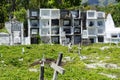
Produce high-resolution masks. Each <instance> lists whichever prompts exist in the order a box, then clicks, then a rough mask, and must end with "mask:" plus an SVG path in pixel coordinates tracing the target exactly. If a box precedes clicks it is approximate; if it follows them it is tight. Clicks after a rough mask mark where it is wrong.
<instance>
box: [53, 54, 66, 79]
mask: <svg viewBox="0 0 120 80" xmlns="http://www.w3.org/2000/svg"><path fill="white" fill-rule="evenodd" d="M62 57H63V54H62V53H60V54H59V56H58V59H57V62H56V64H55V63H52V64H51V67H52V68H53V69H54V74H53V79H52V80H57V75H58V72H59V73H61V74H64V72H65V70H64V69H63V68H61V67H60V65H61V61H62Z"/></svg>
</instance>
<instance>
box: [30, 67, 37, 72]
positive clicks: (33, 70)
mask: <svg viewBox="0 0 120 80" xmlns="http://www.w3.org/2000/svg"><path fill="white" fill-rule="evenodd" d="M29 71H30V72H38V70H37V69H35V68H30V69H29Z"/></svg>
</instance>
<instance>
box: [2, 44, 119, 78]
mask: <svg viewBox="0 0 120 80" xmlns="http://www.w3.org/2000/svg"><path fill="white" fill-rule="evenodd" d="M23 48H24V53H22V49H23ZM59 52H62V53H63V59H62V63H63V64H62V67H63V68H64V69H65V74H64V75H61V74H59V75H58V80H120V63H119V60H120V53H119V52H120V47H118V46H116V45H114V44H112V45H109V44H93V45H90V46H82V50H81V54H80V55H78V46H77V45H76V46H73V47H72V50H71V51H70V52H68V48H67V47H66V46H61V45H47V44H46V45H45V44H40V45H27V46H0V80H38V79H39V73H40V71H39V68H40V65H36V66H30V65H31V64H32V63H33V62H35V61H38V60H41V59H42V56H43V54H44V57H45V58H46V59H53V60H56V59H57V57H58V54H59ZM53 72H54V71H53V69H52V68H50V65H49V64H45V76H44V77H45V80H51V79H52V75H53Z"/></svg>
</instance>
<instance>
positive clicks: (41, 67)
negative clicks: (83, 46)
mask: <svg viewBox="0 0 120 80" xmlns="http://www.w3.org/2000/svg"><path fill="white" fill-rule="evenodd" d="M44 62H45V58H44V55H43V58H42V62H41V66H40V71H41V74H40V80H44Z"/></svg>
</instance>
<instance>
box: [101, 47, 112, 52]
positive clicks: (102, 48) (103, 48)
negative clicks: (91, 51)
mask: <svg viewBox="0 0 120 80" xmlns="http://www.w3.org/2000/svg"><path fill="white" fill-rule="evenodd" d="M109 48H110V47H108V46H104V47H101V48H100V50H102V51H103V50H105V49H109Z"/></svg>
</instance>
